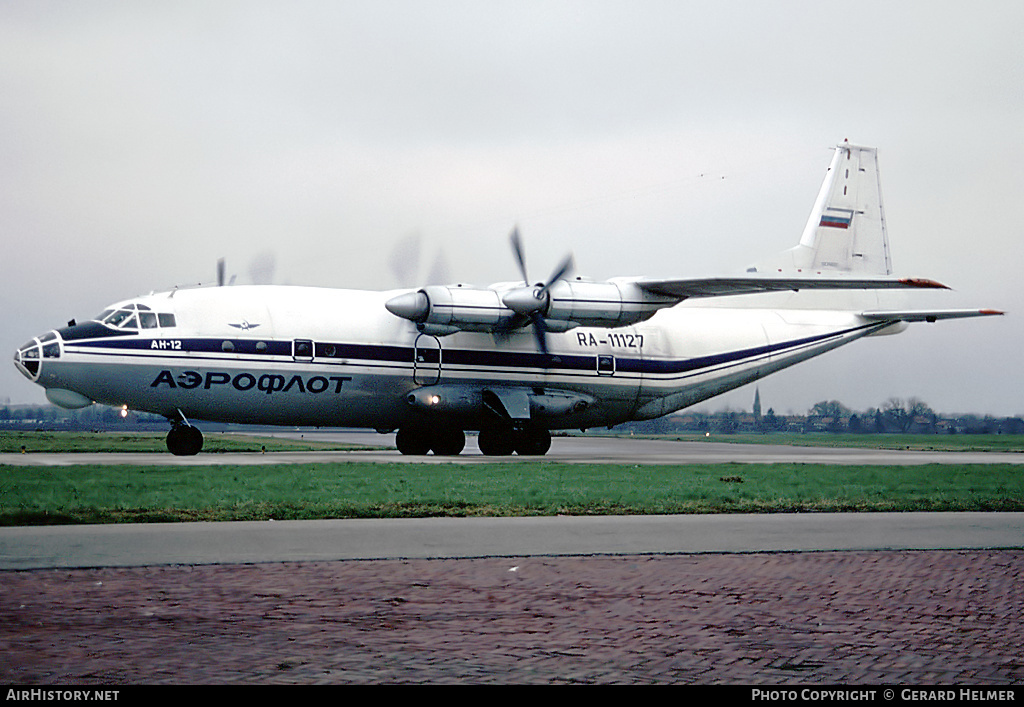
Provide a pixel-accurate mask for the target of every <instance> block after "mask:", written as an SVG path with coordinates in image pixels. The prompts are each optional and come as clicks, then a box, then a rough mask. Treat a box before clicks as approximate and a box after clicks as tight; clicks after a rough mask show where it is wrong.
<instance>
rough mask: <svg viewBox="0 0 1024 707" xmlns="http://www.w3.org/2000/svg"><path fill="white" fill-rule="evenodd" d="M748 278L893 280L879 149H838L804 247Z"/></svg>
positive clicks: (767, 263) (846, 146)
mask: <svg viewBox="0 0 1024 707" xmlns="http://www.w3.org/2000/svg"><path fill="white" fill-rule="evenodd" d="M748 272H764V273H787V274H793V273H814V274H818V273H820V274H826V273H829V272H833V273H857V274H860V275H891V274H892V260H891V258H890V255H889V236H888V233H887V232H886V228H885V211H884V209H883V208H882V190H881V185H880V182H879V177H878V151H877V149H876V148H873V147H859V146H856V145H851V144H849V143H848V142H844V143H843V144H842V145H838V146H837V147H836V151H835V155H834V156H833V157H832V163H831V164H830V165H829V168H828V173H827V174H826V175H825V181H824V182H822V185H821V190H820V191H819V192H818V198H817V200H816V201H815V202H814V208H813V209H812V210H811V215H810V217H809V218H808V219H807V225H806V226H804V232H803V235H802V236H801V238H800V244H799V245H797V246H796V247H794V248H791V249H789V250H787V251H785V252H783V253H780V254H779V255H778V256H776V257H775V258H771V259H769V260H766V261H764V262H762V263H758V264H757V265H756V266H754V267H751V268H748Z"/></svg>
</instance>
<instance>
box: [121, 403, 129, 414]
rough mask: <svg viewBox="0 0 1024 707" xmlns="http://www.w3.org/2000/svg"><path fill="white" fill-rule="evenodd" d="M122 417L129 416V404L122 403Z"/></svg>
mask: <svg viewBox="0 0 1024 707" xmlns="http://www.w3.org/2000/svg"><path fill="white" fill-rule="evenodd" d="M121 417H128V406H127V405H122V406H121Z"/></svg>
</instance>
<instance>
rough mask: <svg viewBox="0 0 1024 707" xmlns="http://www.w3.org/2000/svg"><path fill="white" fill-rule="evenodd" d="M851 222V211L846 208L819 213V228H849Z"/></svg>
mask: <svg viewBox="0 0 1024 707" xmlns="http://www.w3.org/2000/svg"><path fill="white" fill-rule="evenodd" d="M852 222H853V212H852V211H848V210H846V209H842V210H839V209H830V210H829V211H828V212H826V213H824V214H822V215H821V221H819V222H818V227H819V228H822V227H824V228H849V227H850V224H851V223H852Z"/></svg>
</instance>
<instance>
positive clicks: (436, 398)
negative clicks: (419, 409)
mask: <svg viewBox="0 0 1024 707" xmlns="http://www.w3.org/2000/svg"><path fill="white" fill-rule="evenodd" d="M439 402H441V396H440V395H431V396H430V404H431V405H437V404H438V403H439Z"/></svg>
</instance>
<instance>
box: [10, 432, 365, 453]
mask: <svg viewBox="0 0 1024 707" xmlns="http://www.w3.org/2000/svg"><path fill="white" fill-rule="evenodd" d="M166 438H167V434H166V433H165V432H109V431H108V432H35V431H25V432H18V431H4V432H0V452H14V453H17V452H25V453H26V454H31V453H43V452H45V453H53V452H60V453H65V452H67V453H76V452H154V453H156V452H159V453H161V454H167V443H166ZM264 448H265V451H268V452H291V451H304V450H321V451H323V450H346V449H356V448H359V449H369V447H358V445H346V444H336V443H331V442H319V441H316V440H305V439H286V438H283V437H259V436H255V435H248V434H238V433H231V432H227V433H222V434H219V433H216V432H212V433H207V434H206V435H205V440H204V443H203V453H204V454H219V453H224V452H260V451H264Z"/></svg>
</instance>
